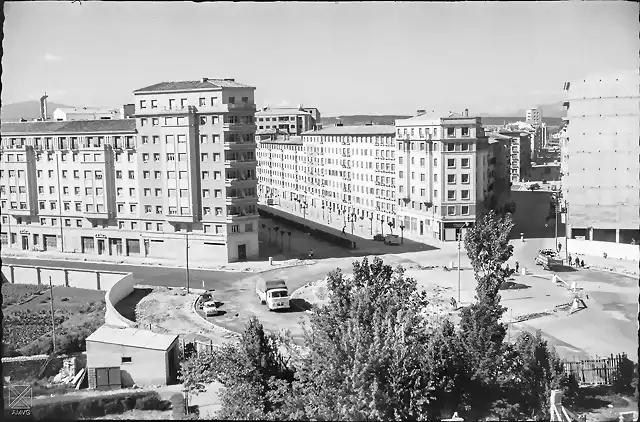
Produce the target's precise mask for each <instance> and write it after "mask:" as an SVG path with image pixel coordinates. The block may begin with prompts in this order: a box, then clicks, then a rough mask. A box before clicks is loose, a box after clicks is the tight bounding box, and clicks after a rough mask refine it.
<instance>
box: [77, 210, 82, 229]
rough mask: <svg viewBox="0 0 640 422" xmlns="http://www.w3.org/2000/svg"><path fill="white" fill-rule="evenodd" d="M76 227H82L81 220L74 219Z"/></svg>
mask: <svg viewBox="0 0 640 422" xmlns="http://www.w3.org/2000/svg"><path fill="white" fill-rule="evenodd" d="M78 211H79V210H78ZM76 227H82V220H76Z"/></svg>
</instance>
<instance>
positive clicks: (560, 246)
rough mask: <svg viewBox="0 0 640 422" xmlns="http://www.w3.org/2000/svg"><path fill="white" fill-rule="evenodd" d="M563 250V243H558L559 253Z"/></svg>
mask: <svg viewBox="0 0 640 422" xmlns="http://www.w3.org/2000/svg"><path fill="white" fill-rule="evenodd" d="M561 251H562V243H558V253H560V252H561Z"/></svg>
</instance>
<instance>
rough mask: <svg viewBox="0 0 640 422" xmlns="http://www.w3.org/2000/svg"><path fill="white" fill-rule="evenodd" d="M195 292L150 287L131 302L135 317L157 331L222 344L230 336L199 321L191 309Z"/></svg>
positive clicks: (137, 320) (230, 337)
mask: <svg viewBox="0 0 640 422" xmlns="http://www.w3.org/2000/svg"><path fill="white" fill-rule="evenodd" d="M195 299H196V295H195V294H189V295H187V294H186V293H184V292H183V291H182V290H181V289H172V288H168V287H153V288H152V291H151V292H150V293H149V294H147V295H145V296H144V297H143V298H142V299H141V300H140V301H139V302H138V303H137V304H136V305H135V320H136V322H138V323H140V324H142V325H143V326H145V327H146V328H147V329H149V328H150V329H151V331H154V332H158V333H171V334H177V335H180V336H193V335H194V334H196V335H197V336H196V337H202V339H203V340H205V339H206V340H213V341H214V342H215V343H216V344H222V343H224V342H227V341H229V340H230V339H232V338H233V337H232V336H230V335H229V334H226V333H224V332H221V331H220V330H217V329H215V328H213V327H211V326H210V325H209V324H207V323H205V322H204V321H202V320H201V319H200V318H199V317H198V316H197V315H196V314H194V313H193V310H192V303H193V301H194V300H195Z"/></svg>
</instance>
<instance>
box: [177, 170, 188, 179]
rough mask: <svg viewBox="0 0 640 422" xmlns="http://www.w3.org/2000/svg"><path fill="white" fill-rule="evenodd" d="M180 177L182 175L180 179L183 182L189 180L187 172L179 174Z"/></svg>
mask: <svg viewBox="0 0 640 422" xmlns="http://www.w3.org/2000/svg"><path fill="white" fill-rule="evenodd" d="M179 175H180V179H181V180H186V179H187V172H186V171H181V172H180V173H179Z"/></svg>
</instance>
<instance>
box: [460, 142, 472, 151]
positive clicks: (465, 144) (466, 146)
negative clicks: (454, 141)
mask: <svg viewBox="0 0 640 422" xmlns="http://www.w3.org/2000/svg"><path fill="white" fill-rule="evenodd" d="M470 146H471V144H469V143H468V142H463V143H462V150H463V151H469V150H470V148H469V147H470Z"/></svg>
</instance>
